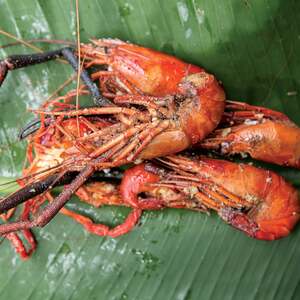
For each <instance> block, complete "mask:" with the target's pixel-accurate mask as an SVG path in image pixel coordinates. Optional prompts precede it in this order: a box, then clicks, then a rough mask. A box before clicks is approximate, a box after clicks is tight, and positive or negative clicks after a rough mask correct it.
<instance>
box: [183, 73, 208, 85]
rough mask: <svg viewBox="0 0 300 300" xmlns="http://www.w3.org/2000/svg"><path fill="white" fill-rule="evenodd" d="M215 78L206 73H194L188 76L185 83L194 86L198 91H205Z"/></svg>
mask: <svg viewBox="0 0 300 300" xmlns="http://www.w3.org/2000/svg"><path fill="white" fill-rule="evenodd" d="M213 78H214V77H213V76H212V75H210V74H207V73H206V72H200V73H194V74H190V75H188V76H186V77H185V78H184V79H183V81H184V82H188V83H189V84H192V85H193V86H194V87H195V88H197V89H203V88H204V87H206V86H207V84H208V83H209V82H210V81H211V80H213Z"/></svg>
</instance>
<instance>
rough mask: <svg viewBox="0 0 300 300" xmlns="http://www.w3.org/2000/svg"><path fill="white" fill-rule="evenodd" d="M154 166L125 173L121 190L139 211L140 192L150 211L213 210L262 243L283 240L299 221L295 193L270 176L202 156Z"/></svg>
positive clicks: (299, 207) (165, 160) (173, 158)
mask: <svg viewBox="0 0 300 300" xmlns="http://www.w3.org/2000/svg"><path fill="white" fill-rule="evenodd" d="M157 161H158V162H159V164H155V165H153V164H151V163H150V164H149V163H146V164H142V165H139V166H136V167H134V168H132V169H130V170H128V171H126V172H125V175H124V178H123V181H122V184H121V190H122V191H127V192H126V194H127V195H128V194H129V197H130V199H129V200H127V202H129V203H131V206H132V207H139V202H140V197H139V196H138V195H139V193H141V192H143V193H147V194H148V196H149V201H150V203H152V204H153V206H152V208H157V209H158V208H160V207H163V206H167V207H180V208H188V209H192V210H200V211H208V210H213V211H216V212H217V213H218V215H219V216H220V217H221V218H222V219H223V220H224V221H225V222H227V223H228V224H230V225H232V226H233V227H235V228H237V229H239V230H241V231H243V232H244V233H245V234H247V235H248V236H250V237H252V238H256V239H261V240H274V239H279V238H282V237H285V236H287V235H288V234H289V233H290V232H291V230H292V229H293V228H294V226H295V225H296V223H297V222H298V221H299V218H300V203H299V199H298V193H297V190H296V189H295V188H293V187H292V186H291V185H290V184H289V183H287V182H286V181H285V180H284V179H283V178H282V177H281V176H279V175H277V174H276V173H274V172H272V171H267V170H263V169H260V168H256V167H253V166H251V165H247V164H237V163H232V162H228V161H224V160H218V159H210V158H205V157H201V158H199V157H196V158H193V159H190V158H187V157H185V156H175V155H173V156H168V157H164V158H161V159H157ZM161 165H163V167H162V166H161ZM150 175H151V176H150ZM147 176H148V177H149V178H150V180H147V179H146V178H147ZM141 178H143V180H141ZM124 193H125V192H124ZM143 202H147V198H146V199H143Z"/></svg>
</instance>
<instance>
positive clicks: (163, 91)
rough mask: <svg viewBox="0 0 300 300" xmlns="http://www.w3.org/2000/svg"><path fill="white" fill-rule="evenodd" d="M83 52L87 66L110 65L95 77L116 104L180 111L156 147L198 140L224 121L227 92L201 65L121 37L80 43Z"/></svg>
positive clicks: (192, 142)
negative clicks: (189, 62)
mask: <svg viewBox="0 0 300 300" xmlns="http://www.w3.org/2000/svg"><path fill="white" fill-rule="evenodd" d="M81 54H82V57H84V60H85V61H86V63H85V65H86V67H90V66H92V65H93V66H95V65H96V66H99V65H106V66H107V70H106V71H99V72H96V73H94V74H93V75H92V77H93V79H99V80H100V87H101V88H102V92H103V95H105V96H108V97H109V96H111V97H113V99H114V102H115V103H123V104H124V103H125V104H126V103H127V104H142V105H146V103H147V105H148V106H152V108H155V107H160V106H165V105H166V104H167V108H166V109H167V110H172V109H175V110H176V111H177V112H178V113H177V116H175V115H173V117H174V118H176V119H178V123H179V124H180V125H178V126H177V128H176V130H172V131H171V132H169V133H168V134H164V136H163V137H160V138H158V140H157V141H153V143H154V144H155V145H156V144H158V143H159V144H160V145H163V144H168V145H167V147H170V144H171V142H170V141H171V140H173V139H174V138H175V139H176V141H177V144H178V143H181V144H184V145H186V144H194V143H196V142H197V141H200V140H202V139H203V138H204V137H205V136H206V135H207V134H209V133H210V132H211V131H212V130H213V129H214V128H215V127H216V126H217V125H218V123H219V121H220V120H221V116H222V113H223V111H224V101H225V94H224V91H223V89H222V88H221V86H220V84H219V83H218V81H217V80H216V78H215V77H214V76H213V75H211V74H208V73H207V72H206V71H205V70H204V69H202V68H200V67H198V66H195V65H192V64H188V63H185V62H183V61H181V60H179V59H178V58H175V57H173V56H170V55H167V54H164V53H161V52H158V51H155V50H152V49H148V48H144V47H140V46H137V45H133V44H129V43H124V42H122V41H120V40H108V39H106V40H105V39H103V40H93V41H92V44H89V45H85V44H83V45H82V46H81ZM120 95H123V96H120ZM126 95H127V96H126ZM129 95H130V96H129ZM133 95H134V97H132V96H133ZM139 96H140V97H139ZM170 99H171V101H170ZM166 140H169V142H168V143H167V142H166ZM184 147H185V146H184ZM148 151H149V152H150V150H148ZM153 156H154V155H153ZM155 156H157V155H156V154H155Z"/></svg>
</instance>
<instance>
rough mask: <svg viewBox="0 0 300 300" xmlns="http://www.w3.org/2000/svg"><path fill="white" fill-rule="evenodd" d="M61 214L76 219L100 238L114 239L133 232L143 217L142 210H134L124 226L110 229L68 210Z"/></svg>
mask: <svg viewBox="0 0 300 300" xmlns="http://www.w3.org/2000/svg"><path fill="white" fill-rule="evenodd" d="M60 212H61V213H62V214H64V215H66V216H68V217H71V218H72V219H74V220H75V221H76V222H78V223H79V224H81V225H82V226H83V227H84V229H85V230H86V231H88V232H90V233H92V234H95V235H99V236H110V237H113V238H115V237H118V236H121V235H123V234H126V233H128V232H129V231H131V230H132V229H133V228H134V226H135V225H136V223H137V222H138V221H139V219H140V217H141V215H142V210H141V209H133V210H132V211H131V212H130V213H129V215H128V216H127V218H126V219H125V220H124V222H123V223H122V224H120V225H117V226H116V227H114V228H109V227H108V226H107V225H104V224H98V223H97V224H96V223H94V222H93V221H92V220H91V219H90V218H88V217H86V216H82V215H80V214H78V213H75V212H73V211H70V210H68V209H66V208H62V209H61V211H60Z"/></svg>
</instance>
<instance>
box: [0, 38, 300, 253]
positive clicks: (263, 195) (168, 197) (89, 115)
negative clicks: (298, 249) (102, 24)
mask: <svg viewBox="0 0 300 300" xmlns="http://www.w3.org/2000/svg"><path fill="white" fill-rule="evenodd" d="M78 53H79V51H77V50H73V49H71V48H63V49H60V50H56V51H51V52H48V53H45V54H34V55H22V56H11V57H8V58H7V59H5V60H2V61H0V84H1V83H2V82H3V81H4V79H5V77H6V75H7V72H8V71H10V70H13V69H16V68H21V67H25V66H27V65H31V64H36V63H41V62H45V61H48V60H50V59H55V58H57V57H60V56H62V57H64V58H65V59H66V60H67V61H69V62H70V64H71V65H72V66H73V68H74V69H75V70H78V69H79V68H78V65H77V55H78ZM80 56H81V57H82V59H83V66H84V69H83V70H82V71H81V75H80V76H81V79H82V80H83V82H84V83H85V85H84V86H81V87H80V88H79V90H78V91H71V92H69V93H68V94H67V95H66V96H64V97H60V98H57V99H56V100H54V101H52V102H51V103H52V109H51V110H49V109H48V108H49V107H50V105H43V106H42V107H41V108H39V109H36V110H34V112H35V113H36V114H38V115H39V117H40V119H39V121H34V122H32V123H31V124H29V125H28V126H27V127H26V128H25V129H24V130H23V131H22V134H21V137H23V138H24V137H27V136H30V142H29V146H28V151H27V158H28V162H29V165H28V167H27V168H26V169H24V172H23V177H22V178H21V179H20V180H19V181H18V182H19V183H20V185H21V189H20V190H18V191H17V192H15V193H13V194H12V195H9V196H8V197H7V198H5V199H3V200H2V201H1V202H0V214H1V213H4V212H6V211H9V210H11V209H14V207H16V206H17V205H19V204H21V203H23V202H25V203H24V210H23V213H22V216H21V219H20V220H19V221H17V222H14V223H10V222H8V220H7V219H5V215H2V217H3V218H4V219H5V223H4V224H2V225H0V234H1V235H6V236H7V238H8V239H9V240H10V241H11V242H12V244H13V245H14V247H15V248H16V250H17V251H18V252H19V253H20V254H21V256H22V257H23V258H27V257H28V255H29V254H30V253H32V252H33V251H34V249H35V247H36V244H35V241H34V238H33V236H32V234H31V232H30V229H31V228H33V227H36V226H38V227H41V226H44V225H46V224H47V223H48V222H49V221H50V220H51V219H52V218H53V217H54V216H55V215H56V214H57V213H58V212H59V211H60V212H62V213H64V214H66V215H68V216H71V217H73V218H74V219H76V220H77V221H78V222H80V223H81V224H82V225H84V227H85V228H86V229H87V230H88V231H90V232H92V233H94V234H98V235H109V236H112V237H116V236H119V235H121V234H124V233H126V232H128V231H130V230H131V229H132V228H133V227H134V225H135V224H136V222H137V221H138V219H139V217H140V216H141V213H142V211H143V210H146V209H161V208H164V207H175V208H187V209H193V210H199V211H209V210H214V211H216V212H217V213H218V215H219V216H220V217H221V218H222V219H224V220H225V221H226V222H228V223H229V224H231V225H232V226H234V227H236V228H238V229H240V230H242V231H244V232H245V233H246V234H247V235H249V236H251V237H254V238H257V239H266V240H272V239H277V238H281V237H284V236H286V235H287V234H288V233H289V232H290V231H291V229H292V228H293V227H294V225H295V224H296V223H297V221H298V219H299V201H298V195H297V191H296V190H295V189H294V188H293V187H292V186H291V185H289V184H288V183H287V182H285V181H284V179H283V178H281V177H280V176H279V175H276V174H275V173H273V172H270V171H265V170H262V169H259V168H255V167H253V166H249V165H245V164H235V163H232V162H227V161H223V160H216V159H208V158H203V157H193V158H189V157H187V156H175V155H174V154H175V153H178V152H180V151H183V150H185V149H187V148H189V147H191V146H193V145H196V147H198V146H199V147H200V148H206V149H211V150H214V151H219V152H220V153H221V154H235V153H247V154H249V155H250V156H252V157H253V158H256V159H260V160H264V161H268V162H271V163H275V164H280V165H289V166H292V167H297V168H299V166H300V163H299V157H300V144H299V140H300V139H299V137H300V129H299V128H298V127H297V126H296V125H295V124H294V123H292V121H290V120H289V119H288V118H287V117H286V116H285V115H284V114H282V113H279V112H275V111H272V110H269V109H267V108H262V107H257V106H251V105H248V104H244V103H241V102H233V101H227V102H225V94H224V91H223V89H222V87H221V86H220V84H219V83H218V81H217V80H216V78H215V77H214V76H213V75H211V74H209V73H207V72H206V71H205V70H204V69H202V68H200V67H197V66H195V65H192V64H188V63H185V62H183V61H181V60H179V59H177V58H175V57H173V56H170V55H167V54H163V53H160V52H157V51H154V50H151V49H148V48H144V47H140V46H136V45H133V44H129V43H124V42H122V41H119V40H108V39H102V40H93V41H92V43H91V44H87V45H84V44H82V45H81V48H80ZM97 67H100V69H99V70H95V68H97ZM87 70H88V71H89V73H88V72H87ZM97 81H98V82H99V87H98V85H96V83H95V82H97ZM76 92H77V93H78V94H79V95H86V94H91V96H92V98H93V99H94V102H95V103H96V104H97V106H95V107H89V108H77V109H76V108H75V106H73V105H72V104H70V103H69V102H70V99H72V97H75V96H76ZM60 101H62V102H60ZM224 109H225V111H224ZM36 125H38V126H37V127H38V128H36ZM149 159H154V160H153V161H152V162H146V163H144V164H140V165H138V166H136V167H133V168H131V169H129V170H128V171H126V172H125V175H124V178H123V180H122V182H121V184H120V188H117V187H116V186H115V185H113V184H109V183H100V182H95V183H92V184H91V183H86V181H87V180H88V179H89V178H90V177H91V176H92V175H93V174H95V173H96V172H99V171H101V170H103V169H108V168H114V167H118V166H121V165H124V164H128V163H132V162H134V163H139V162H140V161H142V160H149ZM64 184H67V185H66V186H65V188H64V190H63V191H62V192H61V194H60V195H59V196H58V197H56V198H55V199H53V198H52V196H51V193H50V191H51V189H52V188H53V187H55V186H57V185H64ZM73 193H77V195H78V196H79V197H80V198H81V199H83V200H84V201H87V202H89V203H92V204H95V205H96V206H98V205H101V204H115V205H126V206H130V207H131V208H132V212H131V213H130V214H129V215H128V217H127V219H126V220H125V222H124V223H123V224H121V225H119V226H117V227H115V228H113V229H110V228H108V227H107V226H106V225H103V224H94V223H93V222H92V221H91V220H90V219H88V218H87V217H83V216H80V215H78V214H76V213H74V212H71V211H69V210H67V209H65V208H64V207H63V206H64V204H65V203H66V202H67V201H68V200H69V198H70V197H71V195H72V194H73ZM140 193H142V194H141V195H143V196H144V197H141V195H139V194H140ZM145 196H146V197H145ZM46 199H47V200H49V202H50V203H49V204H48V206H46V207H45V208H44V209H43V210H41V211H38V210H39V207H40V205H41V204H42V203H43V202H44V201H45V200H46ZM91 199H94V200H95V201H93V200H91ZM20 230H21V231H23V232H24V237H25V239H27V241H28V242H29V245H30V249H29V250H27V249H25V246H24V245H23V243H22V242H21V240H20V238H19V236H18V234H17V231H20Z"/></svg>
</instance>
